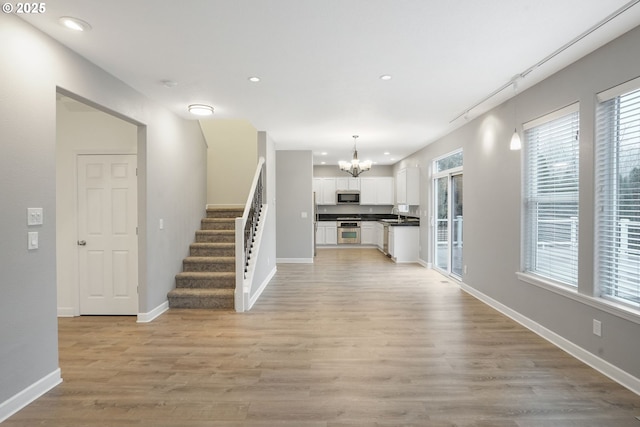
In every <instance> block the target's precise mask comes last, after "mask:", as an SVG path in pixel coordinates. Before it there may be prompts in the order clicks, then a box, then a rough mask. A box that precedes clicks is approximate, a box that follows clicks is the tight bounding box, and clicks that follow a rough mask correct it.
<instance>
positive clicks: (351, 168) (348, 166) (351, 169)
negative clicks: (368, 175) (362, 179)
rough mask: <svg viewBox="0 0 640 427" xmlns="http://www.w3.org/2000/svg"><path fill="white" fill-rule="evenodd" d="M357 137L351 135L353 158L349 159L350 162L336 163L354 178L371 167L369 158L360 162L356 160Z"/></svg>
mask: <svg viewBox="0 0 640 427" xmlns="http://www.w3.org/2000/svg"><path fill="white" fill-rule="evenodd" d="M357 139H358V135H353V158H352V159H351V162H344V161H340V162H339V163H338V166H339V167H340V170H341V171H344V172H346V173H348V174H351V176H353V177H354V178H355V177H357V176H358V175H360V174H361V173H362V172H366V171H368V170H369V169H371V160H366V161H364V162H360V160H358V150H357V148H356V140H357Z"/></svg>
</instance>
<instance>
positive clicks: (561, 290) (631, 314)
mask: <svg viewBox="0 0 640 427" xmlns="http://www.w3.org/2000/svg"><path fill="white" fill-rule="evenodd" d="M516 276H517V277H518V280H520V281H522V282H525V283H529V284H530V285H534V286H537V287H539V288H542V289H546V290H548V291H551V292H554V293H556V294H558V295H562V296H563V297H566V298H570V299H572V300H574V301H578V302H579V303H582V304H586V305H588V306H590V307H593V308H595V309H598V310H602V311H604V312H606V313H609V314H612V315H614V316H616V317H620V318H622V319H625V320H628V321H630V322H633V323H636V324H639V325H640V313H639V312H638V311H637V310H634V309H632V308H631V307H627V306H625V305H623V304H617V303H615V302H613V301H609V300H606V299H604V298H596V297H592V296H590V295H585V294H581V293H579V292H578V291H577V290H576V289H573V288H570V287H568V286H562V285H558V284H555V283H554V282H551V281H548V280H544V279H542V278H540V277H537V276H533V275H531V274H526V273H520V272H516Z"/></svg>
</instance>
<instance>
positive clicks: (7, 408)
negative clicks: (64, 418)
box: [0, 368, 62, 423]
mask: <svg viewBox="0 0 640 427" xmlns="http://www.w3.org/2000/svg"><path fill="white" fill-rule="evenodd" d="M61 382H62V377H61V376H60V368H58V369H56V370H55V371H53V372H51V373H50V374H49V375H46V376H44V377H43V378H41V379H39V380H38V381H36V382H35V383H33V384H31V385H30V386H29V387H27V388H25V389H24V390H22V391H21V392H20V393H18V394H16V395H15V396H13V397H11V398H9V399H7V400H5V401H4V402H2V403H0V423H2V422H3V421H4V420H6V419H7V418H9V417H10V416H12V415H13V414H15V413H16V412H18V411H19V410H21V409H22V408H24V407H25V406H27V405H28V404H30V403H31V402H33V401H34V400H36V399H37V398H39V397H40V396H42V395H43V394H45V393H46V392H48V391H49V390H51V389H52V388H54V387H55V386H57V385H58V384H60V383H61Z"/></svg>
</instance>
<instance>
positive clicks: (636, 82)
mask: <svg viewBox="0 0 640 427" xmlns="http://www.w3.org/2000/svg"><path fill="white" fill-rule="evenodd" d="M639 88H640V77H636V78H635V79H631V80H629V81H627V82H624V83H621V84H619V85H617V86H614V87H612V88H610V89H607V90H603V91H602V92H600V93H597V94H596V97H597V99H598V102H604V101H609V100H610V99H613V98H615V97H617V96H620V95H624V94H625V93H628V92H633V91H634V90H636V89H639Z"/></svg>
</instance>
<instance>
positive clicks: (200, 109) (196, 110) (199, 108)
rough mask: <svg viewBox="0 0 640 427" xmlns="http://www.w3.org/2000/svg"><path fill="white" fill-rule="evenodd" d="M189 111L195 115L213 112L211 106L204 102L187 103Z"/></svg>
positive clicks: (207, 114) (205, 114)
mask: <svg viewBox="0 0 640 427" xmlns="http://www.w3.org/2000/svg"><path fill="white" fill-rule="evenodd" d="M189 112H190V113H191V114H195V115H196V116H210V115H212V114H213V107H212V106H210V105H204V104H191V105H189Z"/></svg>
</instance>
